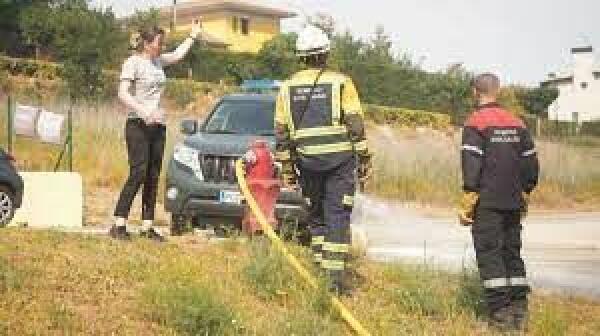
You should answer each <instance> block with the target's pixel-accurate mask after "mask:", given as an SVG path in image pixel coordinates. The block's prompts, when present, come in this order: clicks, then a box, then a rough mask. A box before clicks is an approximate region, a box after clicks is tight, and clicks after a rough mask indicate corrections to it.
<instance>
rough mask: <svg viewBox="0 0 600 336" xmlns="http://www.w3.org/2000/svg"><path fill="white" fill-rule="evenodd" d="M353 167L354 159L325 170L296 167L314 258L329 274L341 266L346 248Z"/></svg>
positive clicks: (351, 202)
mask: <svg viewBox="0 0 600 336" xmlns="http://www.w3.org/2000/svg"><path fill="white" fill-rule="evenodd" d="M355 170H356V161H355V160H354V159H350V160H347V161H346V162H343V163H342V164H341V165H339V166H338V167H336V168H334V169H331V170H329V171H312V170H307V169H301V170H300V175H301V178H300V180H301V183H302V190H303V193H304V196H305V197H307V198H309V199H310V208H309V225H310V226H311V233H312V244H311V245H312V249H313V253H314V257H315V261H316V262H317V263H319V264H320V265H321V268H323V269H324V270H326V271H327V272H328V273H329V274H331V275H333V277H336V276H337V275H339V274H341V273H343V271H344V270H345V267H346V265H345V264H346V260H347V256H348V252H349V249H350V240H351V233H350V217H351V215H352V207H353V205H354V193H355V189H356V183H355ZM334 280H335V279H334Z"/></svg>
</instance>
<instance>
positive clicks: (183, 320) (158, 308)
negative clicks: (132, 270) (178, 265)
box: [144, 281, 242, 335]
mask: <svg viewBox="0 0 600 336" xmlns="http://www.w3.org/2000/svg"><path fill="white" fill-rule="evenodd" d="M144 298H145V300H146V302H147V305H148V307H147V308H148V309H147V311H148V314H149V315H150V317H151V318H152V319H153V320H154V321H155V322H157V323H159V324H160V325H163V326H167V327H172V328H174V329H175V330H177V332H178V333H181V334H184V335H237V334H238V331H239V330H240V329H241V328H242V327H241V326H239V319H238V318H237V317H236V314H235V313H234V312H233V310H232V309H231V308H230V307H228V306H227V305H225V304H224V303H223V302H222V301H221V300H219V298H218V296H217V294H215V293H213V291H211V290H210V289H209V288H207V287H205V286H202V285H200V284H197V283H196V284H185V285H184V284H176V283H175V284H174V283H169V282H164V281H161V282H156V283H153V284H151V285H149V286H147V287H146V288H145V291H144Z"/></svg>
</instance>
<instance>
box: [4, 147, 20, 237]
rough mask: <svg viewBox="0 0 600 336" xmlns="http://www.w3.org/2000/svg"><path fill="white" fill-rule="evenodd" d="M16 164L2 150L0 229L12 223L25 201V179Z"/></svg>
mask: <svg viewBox="0 0 600 336" xmlns="http://www.w3.org/2000/svg"><path fill="white" fill-rule="evenodd" d="M14 162H15V159H14V158H13V157H12V156H11V155H10V154H8V153H7V152H6V151H4V150H3V149H0V227H4V226H6V225H8V224H9V223H10V221H11V220H12V219H13V217H14V215H15V212H16V211H17V209H19V208H20V207H21V203H22V201H23V187H24V184H23V179H22V178H21V176H20V175H19V173H18V172H17V169H16V168H15V165H14Z"/></svg>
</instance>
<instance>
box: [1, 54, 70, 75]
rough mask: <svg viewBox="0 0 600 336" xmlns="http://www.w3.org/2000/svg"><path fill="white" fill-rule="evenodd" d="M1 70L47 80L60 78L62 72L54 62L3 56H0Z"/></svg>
mask: <svg viewBox="0 0 600 336" xmlns="http://www.w3.org/2000/svg"><path fill="white" fill-rule="evenodd" d="M2 70H4V71H7V72H8V73H9V74H11V75H13V76H19V75H20V76H27V77H35V78H39V79H47V80H53V79H57V78H60V76H61V74H62V67H61V66H60V65H58V64H56V63H51V62H45V61H37V60H31V59H25V58H10V57H5V56H0V71H2Z"/></svg>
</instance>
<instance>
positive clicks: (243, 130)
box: [204, 101, 275, 135]
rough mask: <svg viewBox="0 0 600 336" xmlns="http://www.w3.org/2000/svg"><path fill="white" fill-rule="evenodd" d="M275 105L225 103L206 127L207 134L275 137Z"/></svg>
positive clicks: (258, 102) (263, 103)
mask: <svg viewBox="0 0 600 336" xmlns="http://www.w3.org/2000/svg"><path fill="white" fill-rule="evenodd" d="M274 114H275V103H274V102H272V101H223V102H221V104H219V105H218V106H217V108H216V110H215V111H214V113H213V114H212V115H211V117H210V119H209V120H208V122H207V123H206V126H205V127H204V131H205V132H207V133H225V134H244V135H273V134H274V132H273V123H274V121H273V119H274Z"/></svg>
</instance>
